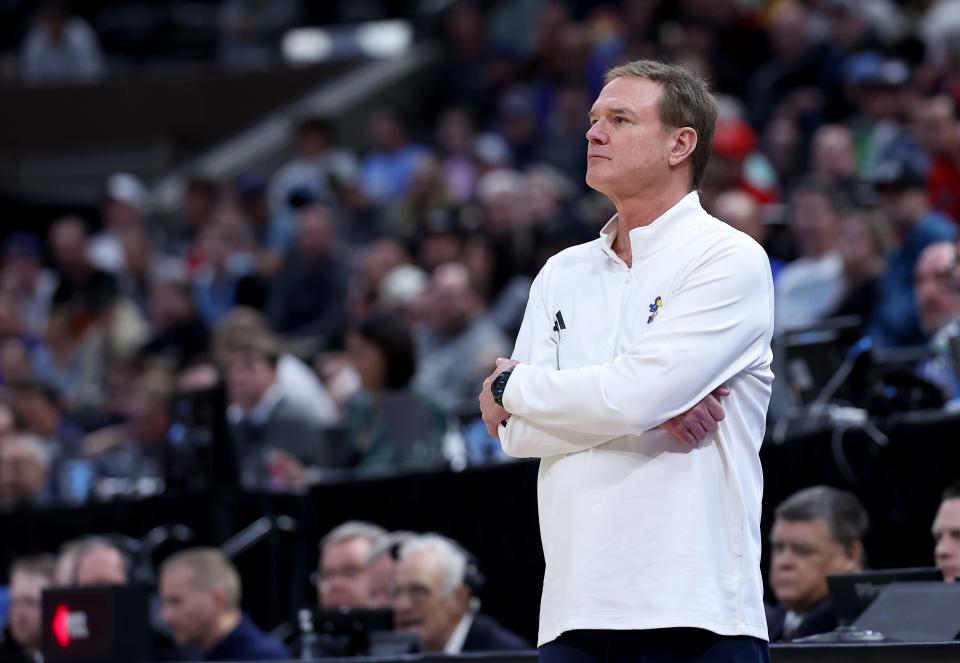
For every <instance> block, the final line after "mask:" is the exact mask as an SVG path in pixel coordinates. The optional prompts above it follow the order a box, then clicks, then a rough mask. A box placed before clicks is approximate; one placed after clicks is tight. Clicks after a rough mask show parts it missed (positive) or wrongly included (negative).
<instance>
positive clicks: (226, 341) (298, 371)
mask: <svg viewBox="0 0 960 663" xmlns="http://www.w3.org/2000/svg"><path fill="white" fill-rule="evenodd" d="M269 331H270V326H269V325H268V324H267V319H266V318H265V317H264V315H263V314H262V313H261V312H260V311H257V310H255V309H252V308H249V307H247V306H234V307H233V308H232V309H230V312H229V313H227V315H226V317H224V319H223V320H222V321H221V322H220V325H219V326H218V327H217V329H216V330H215V332H214V339H213V345H214V347H213V353H214V356H215V357H217V359H218V361H219V362H220V363H221V364H223V365H226V363H227V361H226V356H227V349H228V348H229V347H230V339H231V338H233V337H234V336H239V337H240V338H244V337H245V336H247V335H249V334H250V333H251V332H259V333H263V334H266V333H269ZM277 382H278V383H279V384H280V385H281V386H282V387H283V391H284V393H285V394H286V395H287V396H288V397H289V398H290V399H292V400H293V401H295V402H296V403H298V404H299V405H300V406H301V408H302V409H304V410H306V411H308V412H309V413H311V414H313V415H314V417H315V418H316V419H317V421H318V422H319V423H320V424H321V425H322V426H332V425H334V424H336V423H337V421H338V419H339V417H340V415H339V412H338V411H337V406H336V403H334V402H333V399H332V398H331V397H330V394H329V392H328V391H327V388H326V387H325V386H324V384H323V382H321V381H320V379H319V377H318V376H317V374H316V373H315V372H314V371H313V369H312V368H310V367H309V366H308V365H307V364H306V363H304V362H303V360H301V359H300V358H299V357H297V356H296V355H293V354H291V353H290V352H286V351H283V352H282V353H281V355H280V359H278V360H277Z"/></svg>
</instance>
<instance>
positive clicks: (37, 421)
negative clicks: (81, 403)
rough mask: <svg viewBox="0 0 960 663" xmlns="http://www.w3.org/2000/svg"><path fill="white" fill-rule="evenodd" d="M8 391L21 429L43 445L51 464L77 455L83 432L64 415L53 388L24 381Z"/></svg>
mask: <svg viewBox="0 0 960 663" xmlns="http://www.w3.org/2000/svg"><path fill="white" fill-rule="evenodd" d="M8 389H9V395H10V397H11V403H12V405H13V409H14V412H16V414H17V417H19V419H20V420H21V421H22V422H23V427H24V429H25V430H27V431H29V432H30V433H33V434H34V435H37V436H38V437H40V438H41V439H42V440H43V441H44V442H45V443H46V444H47V446H48V447H49V448H50V450H51V452H52V453H53V458H52V460H53V461H54V462H58V461H59V460H61V459H62V458H65V457H72V456H75V455H76V454H77V452H78V451H79V450H80V446H81V443H82V441H83V436H84V431H83V429H82V428H81V427H80V426H79V424H77V423H76V422H75V421H74V420H73V419H72V418H71V416H70V415H69V414H68V413H67V412H66V408H65V407H64V404H63V401H62V398H61V396H60V393H59V392H58V391H57V389H56V387H52V386H50V385H47V384H45V383H43V382H40V381H38V380H28V381H24V382H14V383H11V384H10V385H8Z"/></svg>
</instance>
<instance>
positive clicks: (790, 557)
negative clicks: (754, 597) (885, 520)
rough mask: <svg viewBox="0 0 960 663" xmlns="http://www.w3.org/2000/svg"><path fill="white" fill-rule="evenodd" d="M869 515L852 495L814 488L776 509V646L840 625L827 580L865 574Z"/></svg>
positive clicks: (770, 624) (770, 612) (772, 622)
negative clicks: (839, 576)
mask: <svg viewBox="0 0 960 663" xmlns="http://www.w3.org/2000/svg"><path fill="white" fill-rule="evenodd" d="M868 522H869V520H868V517H867V512H866V510H865V509H864V508H863V505H862V504H861V503H860V500H858V499H857V498H856V496H854V495H853V494H852V493H848V492H845V491H842V490H837V489H836V488H831V487H830V486H813V487H812V488H806V489H804V490H801V491H799V492H797V493H794V494H793V495H791V496H790V497H788V498H787V499H786V500H784V501H783V502H782V503H781V504H780V506H778V507H777V509H776V511H775V520H774V524H773V530H772V532H771V534H770V587H771V588H772V589H773V593H774V595H775V596H776V597H777V601H778V602H779V603H778V605H776V606H766V614H767V628H768V630H769V633H770V642H777V641H780V642H790V641H793V640H796V639H798V638H803V637H806V636H808V635H815V634H817V633H826V632H828V631H832V630H833V629H835V628H836V627H837V620H836V618H835V617H834V614H833V606H832V605H831V603H830V593H829V589H828V587H827V576H828V575H831V574H833V573H857V572H860V571H862V570H863V543H862V539H863V535H864V533H865V532H866V530H867V525H868Z"/></svg>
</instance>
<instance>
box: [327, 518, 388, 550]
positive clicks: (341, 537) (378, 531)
mask: <svg viewBox="0 0 960 663" xmlns="http://www.w3.org/2000/svg"><path fill="white" fill-rule="evenodd" d="M387 535H388V532H387V530H385V529H384V528H382V527H380V525H375V524H374V523H368V522H364V521H362V520H348V521H347V522H345V523H342V524H340V525H337V526H336V527H334V528H333V529H332V530H330V531H329V532H327V533H326V535H325V536H324V537H323V538H322V539H320V554H323V551H324V550H326V549H327V548H328V547H329V546H332V545H334V544H337V543H343V542H344V541H349V540H351V539H364V540H366V541H369V542H370V546H371V548H374V549H375V548H377V547H378V546H379V545H380V543H381V541H383V540H384V539H385V538H386V537H387Z"/></svg>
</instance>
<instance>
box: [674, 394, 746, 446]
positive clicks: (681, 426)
mask: <svg viewBox="0 0 960 663" xmlns="http://www.w3.org/2000/svg"><path fill="white" fill-rule="evenodd" d="M729 395H730V390H729V389H727V388H726V387H724V386H720V387H717V388H716V389H714V390H713V393H711V394H708V395H707V397H706V398H704V399H703V400H702V401H700V402H699V403H697V404H696V405H694V406H693V407H692V408H691V409H689V410H687V411H686V412H684V413H683V414H678V415H677V416H675V417H674V418H673V419H668V420H667V421H664V422H663V423H662V424H660V428H662V429H663V430H665V431H667V432H668V433H670V436H671V437H673V438H674V439H675V440H677V441H678V442H683V443H684V444H690V445H693V444H697V443H699V442H703V440H704V439H706V437H707V435H709V434H710V433H713V432H714V431H716V430H717V424H718V423H719V422H721V421H723V417H724V413H723V408H722V407H720V398H721V397H723V396H729Z"/></svg>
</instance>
